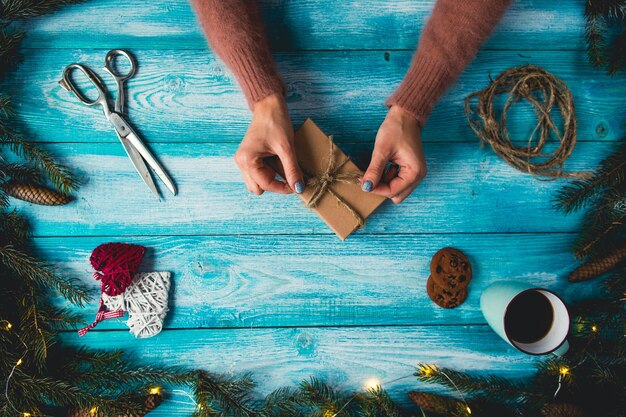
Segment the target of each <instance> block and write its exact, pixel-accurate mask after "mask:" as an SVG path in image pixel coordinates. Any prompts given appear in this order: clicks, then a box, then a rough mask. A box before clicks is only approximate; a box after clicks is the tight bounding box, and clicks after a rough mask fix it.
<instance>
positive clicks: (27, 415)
mask: <svg viewBox="0 0 626 417" xmlns="http://www.w3.org/2000/svg"><path fill="white" fill-rule="evenodd" d="M22 415H23V416H24V417H30V416H32V414H31V413H23V414H22Z"/></svg>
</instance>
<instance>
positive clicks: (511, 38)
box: [2, 0, 626, 416]
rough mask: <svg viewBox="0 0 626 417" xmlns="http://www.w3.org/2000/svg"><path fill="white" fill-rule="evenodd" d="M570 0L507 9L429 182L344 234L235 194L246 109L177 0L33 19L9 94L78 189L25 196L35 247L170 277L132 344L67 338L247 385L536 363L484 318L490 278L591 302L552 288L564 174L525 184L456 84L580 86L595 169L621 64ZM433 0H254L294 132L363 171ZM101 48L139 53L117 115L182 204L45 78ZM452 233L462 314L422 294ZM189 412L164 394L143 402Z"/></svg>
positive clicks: (268, 201) (404, 386) (560, 277)
mask: <svg viewBox="0 0 626 417" xmlns="http://www.w3.org/2000/svg"><path fill="white" fill-rule="evenodd" d="M582 3H583V2H581V1H574V0H567V1H559V2H545V1H540V0H518V1H517V2H516V3H515V4H514V5H513V7H512V8H511V9H510V11H509V12H508V13H507V14H506V16H505V18H504V20H503V21H502V23H501V24H500V25H499V27H498V29H497V31H496V33H495V34H494V36H493V37H492V38H491V40H490V41H489V42H488V43H487V45H486V46H485V48H483V49H482V50H481V52H480V53H479V55H478V57H477V59H476V60H475V62H474V63H473V64H471V66H470V67H469V68H468V69H467V70H466V71H465V73H464V74H463V75H462V77H461V78H460V80H459V81H458V82H457V83H456V84H455V86H454V87H453V88H452V89H451V90H450V91H449V92H448V93H447V94H446V96H445V97H444V98H443V100H442V101H441V102H440V104H439V105H438V106H437V107H436V109H435V111H434V113H433V115H432V118H431V120H430V121H429V123H428V125H427V126H426V128H425V129H424V132H423V139H424V142H425V146H424V147H425V151H426V155H427V161H428V167H429V175H428V177H427V178H426V180H425V181H424V182H423V184H422V185H421V186H420V187H419V188H418V189H417V191H416V192H415V193H414V194H413V195H412V196H411V197H410V198H409V199H408V200H407V201H406V202H405V203H403V204H402V205H399V206H394V205H393V204H391V203H386V204H385V205H383V207H382V208H381V209H380V210H378V211H377V212H376V213H375V215H374V216H373V217H372V218H371V219H370V220H369V221H368V223H367V225H366V227H365V228H364V229H363V230H360V231H359V232H357V233H355V234H354V235H352V236H350V237H349V238H348V240H347V241H345V242H341V241H339V239H338V238H337V237H336V236H335V235H334V234H333V233H332V232H331V231H330V230H329V229H328V228H327V227H326V226H325V225H324V224H323V222H322V221H321V220H320V219H319V218H318V217H317V216H315V215H314V214H313V213H311V212H309V211H308V210H307V209H305V208H304V207H302V205H301V203H300V201H299V199H298V198H297V197H296V196H294V195H292V196H287V197H285V196H276V195H264V196H262V197H260V198H259V197H255V196H253V195H251V194H249V193H248V192H247V191H246V189H245V187H244V185H243V183H242V180H241V177H240V174H239V172H238V170H237V168H236V166H235V163H234V161H233V154H234V153H235V150H236V149H237V144H238V142H239V140H240V139H241V137H242V136H243V134H244V132H245V129H246V127H247V124H248V122H249V120H250V114H249V111H248V109H247V107H246V104H245V102H244V99H243V96H242V95H241V93H240V92H239V91H238V88H237V86H236V84H235V82H234V80H233V77H232V76H231V75H230V74H229V72H228V71H227V69H226V68H225V67H224V65H222V64H221V62H220V61H218V60H217V58H216V57H215V55H214V54H212V53H211V52H210V51H208V50H207V46H206V43H205V40H204V38H203V37H202V34H201V33H200V31H199V29H198V26H197V24H196V20H195V17H194V15H193V13H192V11H191V9H190V7H189V5H188V4H187V2H186V1H185V0H172V1H163V2H155V1H153V2H128V1H122V0H94V1H91V2H88V3H86V4H84V5H79V6H72V7H68V8H66V9H64V10H63V11H62V12H60V13H58V14H56V15H53V16H48V17H44V18H41V19H38V20H35V21H32V22H30V23H29V24H28V26H27V27H26V28H27V30H28V37H27V38H26V40H25V43H24V46H25V51H24V55H25V57H24V62H23V64H22V65H21V66H20V67H19V69H18V70H17V71H15V72H14V74H13V76H12V77H11V78H10V79H9V80H7V81H6V82H5V85H4V86H2V89H3V91H7V92H8V93H9V94H10V95H13V96H14V97H15V101H16V104H17V109H18V111H19V117H20V119H21V120H23V123H24V128H25V129H26V130H27V132H28V133H29V135H31V136H32V137H33V138H35V139H36V140H39V141H44V142H49V148H50V149H51V150H52V151H53V152H54V154H56V155H58V156H59V157H60V158H61V160H63V161H64V162H65V163H67V164H68V165H69V166H71V167H72V168H73V169H74V170H75V172H76V173H77V174H78V175H79V177H80V179H81V181H82V184H83V185H82V187H81V189H80V190H79V192H78V193H77V194H76V197H77V198H76V201H74V202H73V203H71V204H70V205H68V206H65V207H61V208H42V207H37V206H30V205H27V204H21V205H19V204H18V208H19V209H20V210H21V211H23V212H25V213H27V214H29V215H30V216H31V219H32V223H33V225H34V232H35V235H36V244H37V247H38V248H39V250H40V252H41V253H42V254H43V256H45V257H46V258H47V259H49V260H50V261H51V262H53V263H54V264H55V265H57V266H58V267H59V269H60V271H61V272H62V273H66V274H68V275H73V276H77V277H79V278H81V279H82V280H84V281H85V282H87V283H88V284H89V285H92V286H93V287H94V288H95V287H96V286H97V283H96V282H95V281H93V280H92V279H91V272H92V271H91V268H90V265H89V262H88V256H89V254H90V253H91V250H92V249H93V248H94V247H95V246H97V245H98V244H100V243H104V242H109V241H124V242H131V243H139V244H142V245H146V246H147V247H148V248H149V253H148V255H147V259H146V261H145V262H144V266H143V269H144V270H167V271H171V272H172V273H173V274H174V275H173V277H174V284H173V289H172V291H171V307H172V310H171V313H170V314H169V316H168V318H167V321H166V329H165V330H164V331H163V332H162V333H161V334H159V335H158V336H157V337H154V338H152V339H147V340H136V339H134V338H133V337H132V336H131V335H130V334H129V333H128V331H127V328H126V327H125V325H124V323H123V322H122V321H116V320H110V321H108V322H105V323H102V324H101V325H100V326H99V327H98V328H97V329H96V330H95V331H92V332H90V333H89V334H88V335H87V336H86V337H84V338H82V339H79V338H78V337H77V336H76V335H75V334H74V333H73V332H72V333H67V335H66V339H67V340H68V341H70V342H72V343H85V344H88V345H89V346H92V347H103V348H114V347H123V348H125V349H127V350H128V351H129V352H130V353H131V354H134V355H137V357H138V358H139V361H140V362H142V363H150V364H157V365H159V364H163V365H181V366H186V367H198V368H203V369H208V370H212V371H216V372H224V373H227V374H235V375H238V374H241V373H243V372H246V371H251V372H253V373H254V375H255V377H256V379H257V381H258V382H259V393H260V394H263V393H267V392H269V391H270V390H272V389H274V388H277V387H279V386H283V385H292V384H294V383H297V382H299V381H300V380H301V379H303V378H306V377H308V376H309V375H315V376H318V377H320V378H323V379H325V380H327V381H328V382H330V383H332V384H334V385H336V386H337V387H338V388H341V389H346V390H351V389H359V388H360V387H361V386H362V385H363V384H364V383H365V381H366V380H367V379H369V378H372V377H374V378H378V379H379V380H380V381H389V380H394V379H396V378H398V377H400V376H404V375H408V374H411V372H412V370H413V367H414V366H415V365H416V364H417V363H418V362H427V363H434V364H438V365H442V366H449V367H454V368H457V369H462V370H473V371H477V372H486V371H488V372H493V373H496V374H499V375H503V376H513V377H523V376H525V375H529V374H530V373H532V372H533V363H535V362H536V360H537V359H536V358H533V357H530V356H527V355H524V354H522V353H519V352H517V351H515V350H514V349H513V348H511V347H509V346H508V345H506V344H505V343H504V342H503V341H502V340H500V339H499V338H498V337H497V336H496V335H495V334H494V333H493V332H492V331H491V330H490V329H489V327H488V326H487V325H486V324H485V321H484V319H483V317H482V315H481V312H480V310H479V306H478V300H479V296H480V293H481V291H482V290H483V289H484V288H485V287H486V286H487V285H489V284H491V283H492V282H495V281H497V280H501V279H517V280H523V281H527V282H531V283H533V284H534V285H537V286H543V287H548V288H551V289H554V290H556V291H557V292H559V293H560V294H562V295H563V296H564V297H565V298H566V299H567V300H570V301H571V300H575V299H579V298H582V297H585V296H587V295H588V294H589V293H590V291H591V289H590V287H589V286H586V285H580V286H572V285H568V284H566V282H565V281H564V275H565V274H567V272H568V271H570V270H571V269H572V268H573V267H574V264H575V260H574V257H573V256H572V255H571V253H570V250H569V249H570V245H571V243H572V241H573V239H574V236H575V233H576V231H577V229H578V225H579V221H580V219H581V216H580V215H572V216H569V217H564V216H562V215H561V214H559V213H557V212H556V211H555V210H554V209H553V208H552V200H553V197H554V192H555V190H557V189H558V188H559V187H560V186H562V185H563V182H562V181H556V182H539V181H536V180H534V179H533V178H531V177H530V176H528V175H523V174H521V173H519V172H517V171H514V170H513V169H512V168H510V167H509V166H507V165H506V164H505V163H504V162H503V161H502V160H500V159H499V158H498V157H497V156H495V155H494V153H493V152H492V151H491V150H490V149H484V148H482V147H481V146H480V145H479V143H478V141H477V139H476V137H475V136H474V135H473V134H472V132H471V131H470V129H469V127H468V125H467V122H466V121H465V117H464V113H463V99H464V97H465V96H466V95H467V94H468V93H470V92H472V91H474V90H477V89H480V88H483V87H484V86H486V85H487V83H488V81H489V77H490V76H491V77H493V76H495V75H497V74H498V73H499V72H500V71H502V70H503V69H505V68H508V67H512V66H515V65H521V64H526V63H532V64H536V65H540V66H543V67H544V68H546V69H547V70H549V71H552V72H554V73H555V74H556V75H557V76H559V77H561V78H562V79H563V80H565V82H566V83H567V84H568V85H569V86H570V88H571V90H572V92H573V94H574V97H575V101H576V110H577V111H576V112H577V115H578V118H579V130H578V139H579V144H578V145H577V147H576V150H575V152H574V155H573V156H572V157H571V159H570V160H569V162H568V167H569V168H570V169H573V170H582V169H587V168H591V167H593V166H595V164H596V163H597V162H598V161H599V160H601V159H602V158H603V157H605V156H606V155H607V154H608V153H609V152H610V151H611V150H612V149H613V148H614V144H615V142H616V141H617V140H619V139H620V138H622V137H624V136H625V133H626V132H625V130H626V125H625V124H624V118H623V112H624V104H626V82H625V81H626V77H625V76H624V75H619V76H615V77H612V78H611V77H608V76H606V75H605V74H604V72H603V71H602V70H597V69H593V68H592V67H591V66H590V65H589V64H588V63H587V58H586V52H585V45H584V36H583V25H584V19H583V15H582V9H583V6H584V5H583V4H582ZM432 4H433V0H428V1H416V0H394V1H391V0H389V1H379V0H360V1H348V2H336V1H333V0H312V1H304V0H302V1H299V0H298V1H296V0H294V1H275V0H274V1H269V0H268V1H264V2H263V10H264V14H265V19H266V22H267V26H268V31H269V36H270V39H271V43H272V46H273V49H274V51H275V52H276V59H277V61H278V65H279V67H280V70H281V73H282V74H283V75H284V78H285V81H286V83H287V86H288V88H287V100H288V102H289V106H290V109H291V112H292V116H293V120H294V123H295V124H296V126H297V125H299V124H300V123H301V122H302V121H303V120H304V119H305V118H307V117H311V118H312V119H313V120H315V121H316V122H317V123H318V124H319V125H320V127H321V128H322V129H323V130H324V131H325V132H327V133H329V134H333V135H334V138H335V140H336V141H337V142H338V144H339V145H340V146H341V147H342V148H343V149H345V150H346V151H347V153H349V154H350V155H351V156H353V158H354V159H355V160H356V161H357V162H358V163H360V165H361V167H365V166H366V165H367V159H368V156H369V155H370V152H371V148H372V144H373V139H374V137H375V133H376V130H377V127H378V126H379V124H380V122H381V121H382V120H383V117H384V115H385V110H386V109H385V107H384V105H383V102H384V99H385V98H386V97H387V96H388V94H389V93H390V92H391V91H392V90H393V89H394V87H395V85H397V83H398V82H399V81H400V79H401V78H402V76H403V74H404V73H405V71H406V69H407V67H408V65H409V62H410V59H411V55H412V51H413V48H414V46H415V44H416V41H417V39H418V36H419V33H420V31H421V29H422V28H423V26H424V23H425V21H426V19H427V16H428V14H429V12H430V9H431V8H432ZM111 48H126V49H129V50H131V51H132V52H133V53H134V54H135V55H136V57H137V59H138V61H139V71H138V73H137V76H136V77H135V78H134V79H132V80H131V81H130V83H129V91H130V97H129V103H128V107H129V112H130V118H131V120H132V122H133V123H134V125H135V126H136V127H137V128H138V129H139V130H140V131H141V133H142V135H143V137H144V138H145V139H146V140H147V141H149V142H150V144H151V146H152V148H153V150H154V151H155V152H156V154H157V155H159V157H160V159H161V160H162V161H163V163H164V164H165V165H166V166H167V168H168V170H169V171H170V172H171V173H172V175H173V177H174V179H175V181H176V182H177V184H178V186H179V190H180V195H179V196H177V197H175V198H171V197H170V196H167V197H166V199H165V201H163V202H157V201H156V200H155V199H154V197H153V196H152V195H151V194H150V193H149V191H148V189H147V188H146V187H145V185H143V183H141V181H140V179H139V177H138V175H137V174H136V172H135V171H134V169H133V168H132V166H131V165H130V162H129V160H128V158H127V157H126V156H125V154H124V151H123V149H122V147H121V146H120V144H119V142H118V141H117V138H116V136H115V134H114V133H113V131H112V130H111V128H110V126H109V124H108V123H107V122H106V121H105V120H104V118H103V117H102V115H101V113H100V112H99V111H97V110H95V109H87V108H86V107H84V106H83V105H81V104H79V103H78V102H77V100H75V98H73V97H72V96H70V95H69V94H68V93H67V92H65V91H64V90H62V89H61V88H59V87H58V85H57V81H58V80H59V78H60V76H61V72H62V70H63V68H64V67H65V65H67V64H69V63H71V62H76V61H78V62H84V63H87V64H89V65H90V66H93V67H94V68H99V67H100V66H101V65H102V63H103V59H104V55H105V54H106V52H107V51H108V50H109V49H111ZM104 78H105V80H106V81H107V82H109V79H108V78H106V77H104ZM109 85H111V83H110V82H109ZM512 118H513V120H512V121H511V127H510V129H511V132H512V134H513V135H514V136H516V137H519V138H520V139H524V138H526V137H527V135H528V134H529V133H530V131H531V130H532V127H533V126H534V118H533V116H532V113H531V111H530V109H529V108H528V107H524V106H523V105H520V106H519V107H518V108H517V109H516V111H515V114H514V115H513V116H512ZM448 245H450V246H455V247H458V248H460V249H462V250H463V251H465V252H466V253H467V254H468V255H469V256H470V257H471V260H472V262H473V265H474V269H475V278H474V280H473V281H472V285H471V287H470V293H469V297H468V299H467V301H466V302H465V303H464V304H463V305H462V306H460V307H459V308H457V309H454V310H443V309H441V308H439V307H437V306H436V305H434V304H433V303H432V302H431V301H430V299H429V298H428V296H427V294H426V291H425V283H426V278H427V276H428V265H429V259H430V257H431V256H432V254H433V253H434V252H435V251H436V250H437V249H439V248H441V247H443V246H448ZM96 308H97V307H96V301H94V302H93V303H92V304H91V305H89V306H88V308H87V309H86V310H84V312H85V313H87V314H88V316H87V317H88V318H91V315H92V314H93V313H94V312H95V311H96ZM384 387H385V388H387V389H389V390H390V392H391V394H392V395H393V396H394V398H397V399H399V400H401V401H404V402H406V396H405V393H406V392H407V391H408V390H410V389H434V388H435V387H426V386H422V385H420V384H419V383H418V382H416V381H415V380H414V379H411V378H408V379H402V380H399V381H396V382H393V383H390V384H386V385H385V386H384ZM192 409H193V405H192V404H191V401H190V400H189V399H188V398H187V397H185V396H184V395H182V394H178V393H174V395H172V396H171V397H170V401H168V402H167V403H166V404H165V405H163V406H162V407H160V408H159V409H158V410H157V411H155V412H154V415H163V416H165V415H177V414H183V413H184V412H189V411H190V410H192Z"/></svg>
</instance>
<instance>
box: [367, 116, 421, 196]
mask: <svg viewBox="0 0 626 417" xmlns="http://www.w3.org/2000/svg"><path fill="white" fill-rule="evenodd" d="M387 162H392V163H394V164H395V165H396V166H397V169H398V170H397V172H396V173H395V176H394V177H393V178H391V179H390V181H388V182H385V181H381V179H382V177H383V174H385V167H386V165H387ZM390 174H393V172H391V173H390ZM385 176H387V175H385ZM425 176H426V160H425V158H424V150H423V148H422V140H421V138H420V127H419V123H418V122H417V120H416V119H415V118H414V117H413V116H412V115H411V114H409V113H407V112H406V111H404V110H402V109H401V108H400V107H398V106H392V107H391V108H390V109H389V112H388V113H387V117H386V118H385V121H384V122H383V123H382V124H381V125H380V128H379V129H378V134H377V135H376V143H375V145H374V152H373V153H372V161H371V162H370V166H369V167H368V168H367V171H366V172H365V175H363V179H362V180H361V185H362V188H363V191H366V192H370V191H371V192H372V193H374V194H378V195H382V196H384V197H388V198H390V199H391V201H393V202H394V203H396V204H398V203H401V202H402V201H404V199H405V198H407V197H408V196H409V195H410V194H411V193H412V192H413V190H414V189H415V187H417V185H418V184H419V183H420V181H421V180H422V179H423V178H424V177H425Z"/></svg>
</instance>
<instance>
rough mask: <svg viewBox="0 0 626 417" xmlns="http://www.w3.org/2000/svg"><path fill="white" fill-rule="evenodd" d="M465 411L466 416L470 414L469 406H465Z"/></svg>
mask: <svg viewBox="0 0 626 417" xmlns="http://www.w3.org/2000/svg"><path fill="white" fill-rule="evenodd" d="M465 411H467V414H472V409H471V408H469V406H465Z"/></svg>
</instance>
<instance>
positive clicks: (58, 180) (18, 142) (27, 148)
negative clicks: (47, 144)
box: [0, 125, 78, 194]
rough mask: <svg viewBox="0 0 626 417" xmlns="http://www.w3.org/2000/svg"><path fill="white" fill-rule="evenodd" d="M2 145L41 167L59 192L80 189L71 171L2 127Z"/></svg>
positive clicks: (65, 192) (0, 140) (15, 133)
mask: <svg viewBox="0 0 626 417" xmlns="http://www.w3.org/2000/svg"><path fill="white" fill-rule="evenodd" d="M0 143H5V144H6V145H8V146H9V148H10V149H11V150H12V151H13V152H14V153H15V154H17V155H18V156H21V157H23V158H25V159H26V160H27V161H30V162H33V163H35V164H36V166H38V167H40V168H41V169H42V170H43V171H44V173H45V174H46V177H47V178H49V179H50V181H51V182H52V184H53V185H54V186H55V187H56V188H57V190H59V192H61V193H63V194H69V193H70V192H71V191H73V190H76V189H77V188H78V181H77V180H76V179H75V178H74V177H73V176H72V174H71V172H70V170H69V169H68V168H67V167H66V166H64V165H62V164H59V163H58V162H56V160H55V159H54V158H53V157H52V155H51V154H50V153H49V152H48V151H46V150H44V149H43V148H42V147H40V146H38V145H36V144H34V143H32V142H28V141H26V140H24V139H23V138H22V136H21V135H19V134H18V133H17V132H15V131H13V130H11V129H5V131H4V132H3V131H2V126H1V125H0Z"/></svg>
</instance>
